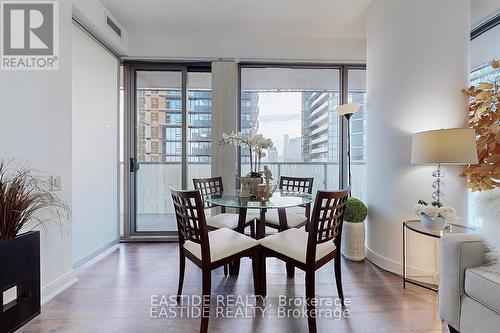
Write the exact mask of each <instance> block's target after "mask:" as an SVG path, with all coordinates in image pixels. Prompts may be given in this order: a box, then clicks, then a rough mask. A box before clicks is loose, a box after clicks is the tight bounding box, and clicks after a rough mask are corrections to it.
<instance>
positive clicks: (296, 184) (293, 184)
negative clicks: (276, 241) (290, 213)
mask: <svg viewBox="0 0 500 333" xmlns="http://www.w3.org/2000/svg"><path fill="white" fill-rule="evenodd" d="M313 182H314V178H313V177H308V178H302V177H287V176H281V177H280V182H279V186H278V189H280V190H282V191H287V192H300V193H307V194H312V189H313ZM300 207H304V208H305V212H304V216H305V218H306V219H307V220H306V221H305V222H304V223H300V224H298V225H297V226H295V227H294V228H302V227H303V226H304V225H305V226H306V228H307V223H308V222H309V219H310V217H311V204H310V203H308V204H306V205H302V206H300ZM278 216H279V222H280V224H279V226H277V225H275V224H271V223H266V227H270V228H274V229H278V231H284V230H286V229H288V224H287V221H286V209H285V208H280V209H278ZM257 223H259V222H257Z"/></svg>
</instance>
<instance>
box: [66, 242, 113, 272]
mask: <svg viewBox="0 0 500 333" xmlns="http://www.w3.org/2000/svg"><path fill="white" fill-rule="evenodd" d="M119 242H120V240H119V239H118V238H117V239H114V240H112V241H111V242H110V243H108V244H106V245H104V246H103V247H101V248H100V249H97V250H96V251H94V252H92V253H91V254H89V255H88V256H86V257H85V258H83V259H81V260H79V261H77V262H75V263H74V264H73V269H74V270H75V271H76V272H77V273H78V272H81V271H82V270H84V269H85V268H87V267H89V266H91V265H93V264H95V263H96V262H98V261H99V260H101V259H102V258H104V257H106V256H107V255H108V254H110V253H111V252H113V251H114V250H116V249H117V244H118V243H119Z"/></svg>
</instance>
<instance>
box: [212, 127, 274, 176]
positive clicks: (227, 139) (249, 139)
mask: <svg viewBox="0 0 500 333" xmlns="http://www.w3.org/2000/svg"><path fill="white" fill-rule="evenodd" d="M220 144H222V145H226V144H229V145H234V146H237V147H238V146H239V147H246V148H248V152H249V153H250V154H249V155H250V170H251V172H252V173H258V172H259V169H260V161H261V159H262V158H264V157H266V152H265V151H266V150H267V149H269V148H271V147H272V146H273V141H272V140H271V139H268V138H265V137H264V136H263V135H262V134H255V135H248V134H244V133H241V132H231V134H229V135H228V134H226V133H223V134H222V140H221V141H220Z"/></svg>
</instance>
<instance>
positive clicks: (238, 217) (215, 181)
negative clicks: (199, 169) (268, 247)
mask: <svg viewBox="0 0 500 333" xmlns="http://www.w3.org/2000/svg"><path fill="white" fill-rule="evenodd" d="M193 185H194V188H195V189H196V190H198V192H200V195H201V197H202V199H203V202H204V206H205V209H212V208H215V207H217V206H216V205H213V204H211V203H209V202H208V201H207V198H209V197H210V196H221V195H222V193H223V192H224V185H223V183H222V177H212V178H193ZM220 209H221V214H218V215H213V216H210V217H207V224H208V228H209V229H210V230H213V229H218V228H229V229H237V230H238V231H240V232H244V230H245V228H246V227H248V226H249V227H250V234H251V235H252V237H254V238H255V222H254V221H255V217H248V218H247V216H246V210H245V211H242V210H240V211H239V213H238V214H231V213H226V207H224V206H220Z"/></svg>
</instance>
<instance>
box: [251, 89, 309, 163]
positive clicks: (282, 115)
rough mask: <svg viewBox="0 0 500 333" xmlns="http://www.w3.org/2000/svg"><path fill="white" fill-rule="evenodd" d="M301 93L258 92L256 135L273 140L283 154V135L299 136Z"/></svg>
mask: <svg viewBox="0 0 500 333" xmlns="http://www.w3.org/2000/svg"><path fill="white" fill-rule="evenodd" d="M301 111H302V93H301V92H260V93H259V130H258V133H259V134H262V135H264V137H266V138H271V140H273V144H274V146H275V147H276V148H277V149H278V152H279V154H280V155H282V154H283V135H285V134H288V135H289V136H290V138H295V137H299V136H301V130H302V125H301Z"/></svg>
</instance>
